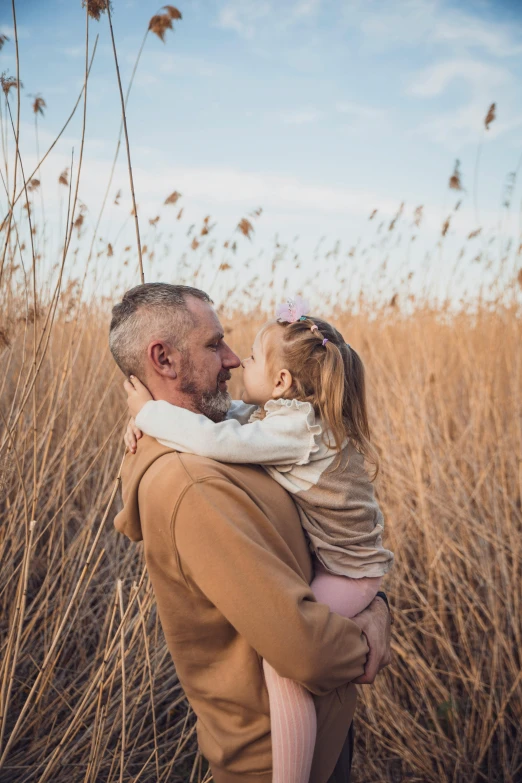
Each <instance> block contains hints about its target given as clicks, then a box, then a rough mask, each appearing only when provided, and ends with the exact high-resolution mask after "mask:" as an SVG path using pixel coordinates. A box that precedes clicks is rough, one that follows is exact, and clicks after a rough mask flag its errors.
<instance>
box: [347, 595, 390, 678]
mask: <svg viewBox="0 0 522 783" xmlns="http://www.w3.org/2000/svg"><path fill="white" fill-rule="evenodd" d="M351 620H352V622H354V623H355V624H356V625H358V626H359V628H360V629H361V631H362V632H363V634H364V635H365V636H366V641H367V642H368V647H369V648H370V652H369V653H368V657H367V659H366V665H365V667H364V674H362V675H361V676H360V677H357V679H356V680H354V681H353V682H355V683H358V684H359V685H369V684H371V683H372V682H373V681H374V680H375V678H376V676H377V674H378V673H379V672H380V670H381V669H384V667H385V666H389V665H390V663H391V660H392V657H391V648H390V637H391V615H390V610H389V609H388V607H387V606H386V603H385V601H383V599H382V598H379V597H377V598H374V599H373V601H372V602H371V604H370V606H369V607H368V608H367V609H365V610H364V611H363V612H360V613H359V614H358V615H356V616H355V617H352V618H351Z"/></svg>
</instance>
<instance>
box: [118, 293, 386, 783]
mask: <svg viewBox="0 0 522 783" xmlns="http://www.w3.org/2000/svg"><path fill="white" fill-rule="evenodd" d="M110 346H111V351H112V353H113V356H114V358H115V360H116V362H117V363H118V365H119V367H120V368H121V370H122V371H123V373H124V374H125V375H127V376H128V375H131V374H133V375H135V376H137V377H138V378H140V380H141V381H142V382H143V383H144V384H145V385H146V386H147V387H148V389H149V391H150V392H151V394H152V396H153V397H154V399H156V400H158V399H161V400H166V401H167V402H170V403H172V404H175V405H178V406H181V407H184V408H187V409H189V410H192V411H194V412H198V413H203V414H204V415H206V416H208V417H209V418H210V419H211V420H212V421H215V422H219V421H222V420H223V419H224V418H225V417H226V414H227V411H228V409H229V406H230V397H229V394H228V391H227V381H228V380H229V379H230V377H231V373H230V371H231V370H232V369H234V368H236V367H238V366H239V364H240V360H239V358H238V357H237V356H236V355H235V354H234V353H233V351H232V350H231V349H230V348H229V347H228V345H227V344H226V343H225V341H224V334H223V328H222V326H221V324H220V322H219V319H218V317H217V315H216V313H215V311H214V310H213V309H212V306H211V302H210V299H209V297H208V296H207V295H206V294H205V293H204V292H203V291H199V290H198V289H195V288H189V287H185V286H172V285H167V284H163V283H150V284H146V285H140V286H137V287H136V288H133V289H132V290H130V291H128V292H127V293H126V294H125V296H124V298H123V301H122V302H121V303H120V304H118V305H116V306H115V307H114V309H113V318H112V322H111V329H110ZM122 489H123V499H124V509H123V511H122V512H121V513H120V514H118V516H117V517H116V520H115V525H116V528H117V529H118V530H119V531H120V532H122V533H124V534H125V535H127V536H128V537H129V538H130V539H131V540H134V541H140V540H143V542H144V548H145V558H146V562H147V568H148V571H149V574H150V579H151V582H152V586H153V589H154V593H155V596H156V601H157V606H158V611H159V616H160V620H161V624H162V627H163V631H164V633H165V637H166V641H167V644H168V647H169V650H170V652H171V654H172V657H173V660H174V663H175V665H176V670H177V673H178V677H179V680H180V683H181V685H182V687H183V688H184V690H185V693H186V695H187V698H188V700H189V702H190V703H191V705H192V707H193V709H194V712H195V713H196V715H197V717H198V740H199V745H200V749H201V752H202V753H203V755H204V756H205V757H206V758H207V759H208V760H209V762H210V765H211V768H212V774H213V777H214V781H215V783H240V782H241V783H271V782H272V770H271V742H270V716H269V705H268V696H267V691H266V688H265V684H264V679H263V673H262V663H261V661H262V658H265V659H266V660H267V661H268V662H269V663H270V664H271V665H272V666H273V668H274V669H275V670H276V671H277V672H278V673H279V674H280V675H282V676H283V677H287V678H290V679H293V680H296V681H298V682H300V683H301V684H302V685H304V686H305V687H306V688H308V690H309V691H311V692H312V693H313V694H315V696H316V699H315V702H316V709H317V722H318V733H317V742H316V748H315V755H314V761H313V766H312V772H311V777H310V781H311V783H327V781H330V782H331V783H341V781H342V782H343V783H345V781H347V780H348V778H349V768H350V764H351V750H352V743H353V734H352V732H351V731H349V727H350V725H351V722H352V717H353V712H354V708H355V688H354V685H353V682H354V681H359V682H371V681H373V679H374V677H375V675H376V674H377V672H378V671H379V669H380V668H382V667H383V666H385V665H387V663H388V662H389V614H388V610H387V607H386V605H385V602H384V601H383V600H382V599H381V598H376V599H375V601H374V602H373V603H372V604H371V606H370V607H369V608H368V609H367V610H365V612H362V613H361V614H360V615H359V616H358V617H357V620H356V621H350V620H347V619H345V618H342V617H341V616H340V615H336V614H334V613H332V612H330V611H329V609H328V607H327V606H325V605H323V604H319V603H317V602H316V601H315V599H314V596H313V594H312V592H311V590H310V587H309V583H310V580H311V578H312V564H311V560H310V553H309V550H308V547H307V544H306V540H305V536H304V533H303V531H302V528H301V525H300V522H299V516H298V513H297V510H296V507H295V506H294V503H293V501H292V499H291V497H290V496H289V495H288V494H287V493H286V492H285V491H284V490H283V489H282V487H281V486H279V485H278V484H277V483H276V482H274V481H273V479H271V478H270V477H269V476H268V475H267V474H266V473H265V471H263V470H262V469H261V468H259V467H257V466H245V465H227V464H221V463H218V462H214V461H213V460H209V459H206V458H203V457H199V456H196V455H190V454H179V453H177V452H173V451H171V450H169V449H167V448H165V447H164V446H161V445H160V444H159V443H158V442H157V441H155V440H153V439H151V438H147V437H144V438H143V439H140V442H139V447H138V449H137V451H136V454H135V455H131V454H129V455H127V457H126V460H125V464H124V468H123V472H122ZM363 631H364V633H363ZM366 640H368V642H369V648H368V644H367V641H366ZM365 667H366V668H365Z"/></svg>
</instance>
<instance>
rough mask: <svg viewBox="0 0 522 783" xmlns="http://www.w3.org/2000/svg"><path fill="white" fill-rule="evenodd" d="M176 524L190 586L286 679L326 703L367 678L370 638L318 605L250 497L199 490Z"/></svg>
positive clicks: (218, 486) (228, 490) (193, 488)
mask: <svg viewBox="0 0 522 783" xmlns="http://www.w3.org/2000/svg"><path fill="white" fill-rule="evenodd" d="M173 524H174V541H175V545H176V548H177V552H178V556H179V561H180V564H181V568H182V571H183V574H184V576H185V579H186V581H187V584H188V585H189V586H190V587H191V588H192V589H196V590H199V591H201V592H202V593H203V594H204V595H205V596H206V597H207V598H208V600H209V601H210V602H211V603H212V604H214V606H216V607H217V609H218V610H219V611H220V612H221V613H222V614H223V615H224V616H225V617H226V618H227V620H228V621H229V622H230V624H231V625H232V626H233V627H234V628H235V629H236V631H237V632H238V633H239V634H241V635H242V636H243V637H244V638H245V639H246V640H247V641H248V643H249V644H250V645H251V646H252V647H253V648H254V649H255V650H256V651H257V652H258V653H259V655H260V656H262V657H263V658H265V659H266V660H267V661H268V662H269V663H270V664H271V665H272V666H273V668H274V669H275V670H276V671H277V672H278V673H279V674H280V675H282V676H283V677H287V678H290V679H293V680H296V681H297V682H300V683H301V684H302V685H304V686H305V687H306V688H308V690H310V691H312V692H313V693H316V694H318V695H320V694H323V693H327V692H329V691H331V690H333V689H334V688H336V687H339V686H341V685H345V684H346V683H347V682H349V681H351V680H354V679H355V678H357V677H359V676H361V675H362V674H363V671H364V666H365V663H366V658H367V654H368V647H367V644H366V642H365V640H364V635H363V633H362V632H361V630H360V629H359V628H358V627H357V625H356V624H355V623H353V622H351V620H347V619H345V618H343V617H341V616H340V615H337V614H334V613H332V612H330V611H329V609H328V607H327V606H325V605H324V604H319V603H317V602H316V601H315V598H314V596H313V593H312V591H311V590H310V587H309V585H308V584H307V582H306V581H305V579H304V578H303V577H302V576H300V575H299V573H298V572H297V570H296V569H297V568H298V566H297V563H296V561H295V559H294V558H293V555H292V552H291V551H290V549H289V548H288V546H287V544H286V542H285V541H284V540H283V539H282V538H281V536H280V535H279V534H278V532H277V531H276V529H275V527H274V525H273V524H272V522H271V521H270V519H269V518H268V517H267V515H266V514H265V513H264V511H263V510H262V508H260V506H258V505H257V503H256V502H255V500H254V499H253V498H252V497H250V495H249V494H247V492H246V491H244V490H243V489H241V488H239V487H238V486H236V485H235V484H233V483H232V482H230V481H227V480H225V479H220V478H214V477H212V478H210V479H207V480H205V481H201V482H199V483H195V484H192V485H190V486H189V488H188V489H187V490H186V491H185V494H184V495H183V497H182V499H181V501H180V502H179V504H178V507H177V510H176V512H175V518H174V520H173Z"/></svg>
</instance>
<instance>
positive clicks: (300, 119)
mask: <svg viewBox="0 0 522 783" xmlns="http://www.w3.org/2000/svg"><path fill="white" fill-rule="evenodd" d="M321 116H322V113H321V112H320V111H317V109H301V110H296V111H287V112H283V113H282V114H281V119H282V120H283V122H284V123H285V125H309V124H310V123H312V122H317V120H318V119H320V118H321Z"/></svg>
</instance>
